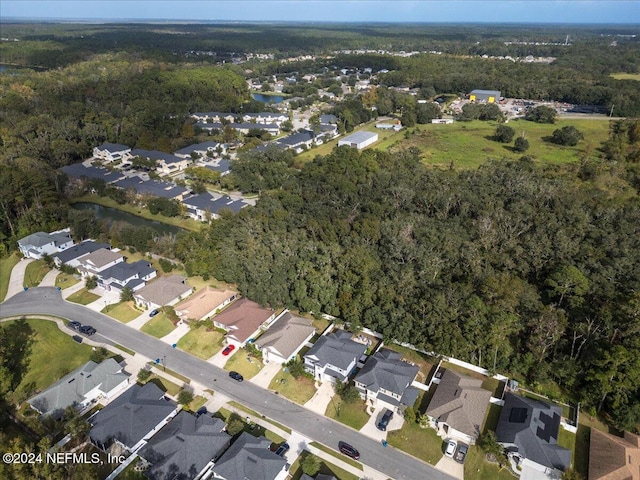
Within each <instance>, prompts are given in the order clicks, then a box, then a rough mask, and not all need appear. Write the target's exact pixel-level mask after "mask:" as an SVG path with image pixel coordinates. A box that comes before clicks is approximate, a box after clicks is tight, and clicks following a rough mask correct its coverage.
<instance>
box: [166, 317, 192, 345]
mask: <svg viewBox="0 0 640 480" xmlns="http://www.w3.org/2000/svg"><path fill="white" fill-rule="evenodd" d="M189 330H190V329H189V325H188V324H186V323H184V322H179V324H178V326H177V327H176V328H174V329H173V330H172V331H171V332H169V333H168V334H166V335H165V336H164V337H162V338H161V339H160V340H162V341H163V342H164V343H168V344H169V345H173V344H174V343H178V340H180V339H181V338H182V337H184V336H185V335H186V334H187V333H189Z"/></svg>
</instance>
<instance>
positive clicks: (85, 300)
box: [67, 288, 100, 305]
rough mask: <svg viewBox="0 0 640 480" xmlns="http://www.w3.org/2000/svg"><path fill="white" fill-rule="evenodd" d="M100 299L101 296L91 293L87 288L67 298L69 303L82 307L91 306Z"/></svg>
mask: <svg viewBox="0 0 640 480" xmlns="http://www.w3.org/2000/svg"><path fill="white" fill-rule="evenodd" d="M99 298H100V295H96V294H95V293H91V292H90V291H89V290H87V289H86V288H83V289H82V290H78V291H77V292H75V293H72V294H71V295H69V296H68V297H67V301H68V302H73V303H79V304H80V305H89V304H90V303H92V302H95V301H96V300H98V299H99Z"/></svg>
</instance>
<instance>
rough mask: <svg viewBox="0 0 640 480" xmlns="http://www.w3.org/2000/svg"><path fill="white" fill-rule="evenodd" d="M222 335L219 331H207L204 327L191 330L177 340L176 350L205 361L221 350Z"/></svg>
mask: <svg viewBox="0 0 640 480" xmlns="http://www.w3.org/2000/svg"><path fill="white" fill-rule="evenodd" d="M223 340H224V333H222V332H221V331H219V330H215V329H214V330H207V329H206V327H199V328H193V329H191V330H189V332H188V333H187V334H186V335H185V336H183V337H182V338H181V339H180V340H178V348H179V349H181V350H184V351H185V352H189V353H190V354H191V355H195V356H196V357H198V358H201V359H203V360H207V359H209V358H211V357H212V356H213V355H215V354H216V353H218V352H219V351H220V350H221V349H222V342H223Z"/></svg>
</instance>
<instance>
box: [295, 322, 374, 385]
mask: <svg viewBox="0 0 640 480" xmlns="http://www.w3.org/2000/svg"><path fill="white" fill-rule="evenodd" d="M351 337H352V334H351V333H349V332H345V331H344V330H336V331H335V332H333V333H330V334H329V335H323V336H322V337H320V338H319V339H318V340H317V341H316V343H315V344H314V345H313V347H311V348H310V349H309V351H308V352H307V353H305V354H304V367H305V369H306V370H307V372H309V373H311V374H313V377H314V378H315V379H316V380H318V381H319V382H324V381H329V382H332V383H335V382H336V381H340V382H343V383H344V382H346V381H347V380H348V379H349V376H350V375H351V374H352V373H353V371H354V370H355V368H356V365H357V364H358V361H359V360H360V359H361V357H363V356H364V354H365V352H366V350H367V346H366V345H364V344H362V343H358V342H356V341H354V340H352V339H351Z"/></svg>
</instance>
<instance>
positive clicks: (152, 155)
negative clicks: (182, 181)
mask: <svg viewBox="0 0 640 480" xmlns="http://www.w3.org/2000/svg"><path fill="white" fill-rule="evenodd" d="M131 155H132V156H134V157H143V158H148V159H150V160H162V161H163V162H164V163H166V164H167V165H170V164H172V163H179V162H183V161H184V159H183V158H180V157H176V156H175V155H173V154H172V153H166V152H161V151H159V150H143V149H141V148H136V149H134V150H131Z"/></svg>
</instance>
